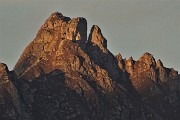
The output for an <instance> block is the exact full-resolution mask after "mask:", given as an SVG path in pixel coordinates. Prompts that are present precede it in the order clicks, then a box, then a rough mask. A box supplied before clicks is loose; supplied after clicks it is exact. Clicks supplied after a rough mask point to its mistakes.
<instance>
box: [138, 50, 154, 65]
mask: <svg viewBox="0 0 180 120" xmlns="http://www.w3.org/2000/svg"><path fill="white" fill-rule="evenodd" d="M138 61H140V62H144V63H146V64H148V65H156V62H155V59H154V57H153V55H152V54H150V53H148V52H146V53H144V54H143V55H142V56H141V57H140V58H139V60H138Z"/></svg>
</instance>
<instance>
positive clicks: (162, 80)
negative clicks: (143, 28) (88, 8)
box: [0, 12, 180, 120]
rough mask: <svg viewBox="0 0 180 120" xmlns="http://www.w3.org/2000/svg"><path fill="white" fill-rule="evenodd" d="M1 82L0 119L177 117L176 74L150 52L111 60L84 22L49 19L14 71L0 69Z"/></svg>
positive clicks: (157, 119) (99, 35)
mask: <svg viewBox="0 0 180 120" xmlns="http://www.w3.org/2000/svg"><path fill="white" fill-rule="evenodd" d="M0 78H1V79H0V83H1V84H0V86H1V87H0V107H1V108H3V109H1V108H0V110H1V113H0V115H1V116H3V118H2V119H3V120H4V119H5V118H8V119H10V120H119V119H122V120H161V119H162V120H165V119H167V120H169V119H173V120H176V118H178V117H179V116H178V112H179V111H180V110H179V105H180V103H179V99H180V98H179V93H180V88H179V86H180V85H179V84H180V82H179V81H180V78H179V75H178V73H177V71H175V70H173V69H169V68H165V67H164V66H163V64H162V62H161V61H160V60H158V61H157V62H156V61H155V58H154V57H153V55H151V54H150V53H145V54H144V55H143V56H142V57H140V58H139V60H137V61H136V60H133V58H132V57H130V58H129V59H123V57H122V56H121V54H118V55H117V56H114V55H113V54H112V53H111V52H110V51H109V50H108V47H107V40H106V39H105V37H104V36H103V34H102V32H101V29H100V28H99V27H98V26H97V25H93V26H92V28H91V30H90V33H89V36H88V37H87V21H86V19H85V18H83V17H78V18H72V19H71V18H69V17H65V16H64V15H62V14H61V13H58V12H55V13H53V14H51V15H50V17H49V18H48V19H47V20H46V21H45V23H44V24H43V25H42V26H41V28H40V30H39V31H38V33H37V35H36V37H35V39H34V40H33V41H32V42H31V43H30V44H29V45H28V46H27V47H26V49H25V50H24V52H23V53H22V55H21V57H20V58H19V60H18V62H17V64H16V65H15V67H14V70H13V71H8V69H7V66H6V65H5V64H0ZM7 96H8V97H7ZM6 101H8V102H6ZM10 103H11V104H10ZM7 115H8V116H7Z"/></svg>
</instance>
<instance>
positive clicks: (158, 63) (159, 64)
mask: <svg viewBox="0 0 180 120" xmlns="http://www.w3.org/2000/svg"><path fill="white" fill-rule="evenodd" d="M156 66H157V67H158V68H160V67H164V66H163V63H162V62H161V60H160V59H158V60H157V62H156Z"/></svg>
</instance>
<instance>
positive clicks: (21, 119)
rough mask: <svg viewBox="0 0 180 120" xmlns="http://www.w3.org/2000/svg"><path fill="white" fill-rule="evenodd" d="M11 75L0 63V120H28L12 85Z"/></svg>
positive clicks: (16, 91)
mask: <svg viewBox="0 0 180 120" xmlns="http://www.w3.org/2000/svg"><path fill="white" fill-rule="evenodd" d="M13 79H14V77H13V73H12V72H10V71H9V70H8V68H7V66H6V65H5V64H3V63H0V119H1V120H28V119H27V118H28V117H30V116H28V114H27V113H26V111H24V105H23V103H22V101H21V98H20V96H19V93H18V90H17V88H16V86H15V84H14V80H13Z"/></svg>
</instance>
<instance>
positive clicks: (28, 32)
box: [0, 0, 180, 70]
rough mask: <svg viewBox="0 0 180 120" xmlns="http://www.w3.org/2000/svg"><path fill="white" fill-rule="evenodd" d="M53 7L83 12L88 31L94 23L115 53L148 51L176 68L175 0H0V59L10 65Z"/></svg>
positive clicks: (179, 34)
mask: <svg viewBox="0 0 180 120" xmlns="http://www.w3.org/2000/svg"><path fill="white" fill-rule="evenodd" d="M56 11H59V12H61V13H62V14H63V15H65V16H69V17H71V18H73V17H85V18H86V19H87V21H88V32H89V29H90V28H91V26H92V25H94V24H96V25H98V26H99V27H100V28H101V30H102V33H103V35H104V37H105V38H106V39H107V40H108V48H109V50H110V51H111V52H112V53H113V54H114V55H116V54H118V53H121V54H122V56H123V58H128V57H130V56H133V58H134V59H135V60H137V59H138V58H139V57H140V56H141V55H142V54H143V53H145V52H150V53H152V54H153V55H154V57H155V59H156V60H157V59H161V61H162V62H163V63H164V66H166V67H172V68H175V69H176V70H180V1H179V0H38V1H37V0H12V1H10V0H9V1H7V0H0V62H4V63H6V64H7V65H8V66H9V69H10V70H12V69H13V67H14V65H15V63H16V62H17V60H18V59H19V57H20V55H21V53H22V51H23V50H24V49H25V47H26V46H27V45H28V44H29V43H30V42H31V41H32V40H33V39H34V38H35V36H36V33H37V31H38V30H39V28H40V27H41V25H42V24H43V23H44V21H45V20H46V19H47V18H48V17H49V15H50V14H51V13H53V12H56ZM88 34H89V33H88Z"/></svg>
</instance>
